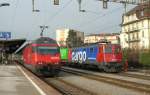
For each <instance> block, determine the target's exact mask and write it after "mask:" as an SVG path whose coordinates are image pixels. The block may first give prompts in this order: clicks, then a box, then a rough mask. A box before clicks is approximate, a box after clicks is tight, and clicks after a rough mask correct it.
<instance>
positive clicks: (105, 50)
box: [104, 45, 112, 53]
mask: <svg viewBox="0 0 150 95" xmlns="http://www.w3.org/2000/svg"><path fill="white" fill-rule="evenodd" d="M104 53H112V46H111V45H106V46H105V48H104Z"/></svg>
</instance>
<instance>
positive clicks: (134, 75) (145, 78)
mask: <svg viewBox="0 0 150 95" xmlns="http://www.w3.org/2000/svg"><path fill="white" fill-rule="evenodd" d="M118 75H120V76H127V77H132V78H137V79H143V80H150V76H146V75H140V74H134V73H132V74H131V73H120V74H118Z"/></svg>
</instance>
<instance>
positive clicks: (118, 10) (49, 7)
mask: <svg viewBox="0 0 150 95" xmlns="http://www.w3.org/2000/svg"><path fill="white" fill-rule="evenodd" d="M3 2H8V3H10V6H3V7H0V31H6V32H11V33H12V39H19V38H27V39H28V40H34V39H35V38H37V37H39V36H40V32H41V29H40V27H39V26H40V25H48V26H49V28H48V29H45V31H44V36H48V37H52V38H55V35H56V33H55V30H56V29H59V28H71V29H75V30H79V31H82V32H84V33H85V34H92V33H96V34H98V33H112V32H115V33H116V32H118V33H119V31H121V28H120V26H119V24H121V22H122V14H123V12H124V8H123V5H122V4H119V3H109V4H108V9H103V8H102V3H101V2H100V1H97V0H83V1H82V9H84V10H86V12H84V13H82V12H79V11H78V2H77V0H60V5H59V6H56V5H53V0H35V9H38V10H40V12H37V13H35V12H34V13H33V12H32V0H0V3H3ZM130 7H131V6H130ZM128 8H129V7H128Z"/></svg>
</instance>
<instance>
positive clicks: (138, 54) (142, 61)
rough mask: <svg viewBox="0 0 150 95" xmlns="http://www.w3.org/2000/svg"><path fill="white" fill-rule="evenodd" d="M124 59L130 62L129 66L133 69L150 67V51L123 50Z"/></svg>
mask: <svg viewBox="0 0 150 95" xmlns="http://www.w3.org/2000/svg"><path fill="white" fill-rule="evenodd" d="M123 59H124V60H126V59H127V61H128V63H129V66H133V67H141V66H145V67H150V51H148V50H147V51H140V50H129V49H124V50H123Z"/></svg>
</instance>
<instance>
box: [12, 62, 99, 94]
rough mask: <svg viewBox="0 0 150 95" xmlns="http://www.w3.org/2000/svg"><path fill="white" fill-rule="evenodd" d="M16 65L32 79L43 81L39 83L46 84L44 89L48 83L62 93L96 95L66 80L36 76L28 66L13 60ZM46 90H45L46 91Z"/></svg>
mask: <svg viewBox="0 0 150 95" xmlns="http://www.w3.org/2000/svg"><path fill="white" fill-rule="evenodd" d="M15 63H16V65H19V66H21V67H22V68H23V69H24V70H25V71H26V72H27V73H29V75H30V76H33V77H34V79H36V80H38V81H41V82H43V83H40V84H42V85H43V84H47V87H46V88H44V89H47V90H48V89H49V87H48V85H49V86H50V87H53V88H54V89H56V90H57V91H58V92H60V93H62V95H97V94H96V93H94V92H90V91H88V90H86V89H83V88H81V87H77V86H75V85H73V84H71V83H69V82H67V81H64V80H62V79H59V78H58V77H50V78H45V77H38V76H37V75H36V74H34V73H33V72H31V71H30V70H29V69H28V68H26V67H24V66H23V65H20V64H19V63H18V62H15ZM46 92H47V91H46Z"/></svg>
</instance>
